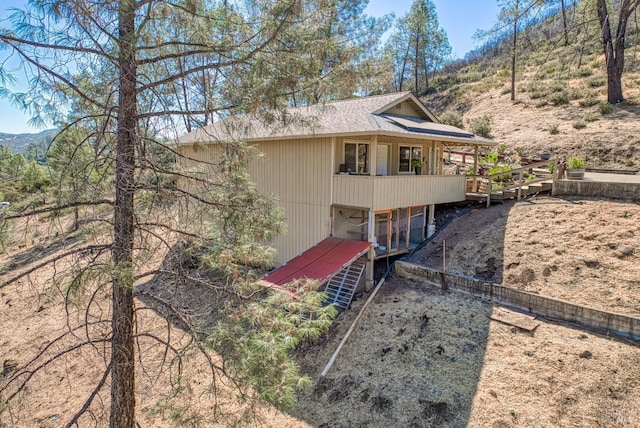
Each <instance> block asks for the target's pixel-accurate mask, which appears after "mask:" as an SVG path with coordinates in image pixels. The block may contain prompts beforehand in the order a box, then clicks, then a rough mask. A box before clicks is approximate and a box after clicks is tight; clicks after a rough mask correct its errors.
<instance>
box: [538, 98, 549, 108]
mask: <svg viewBox="0 0 640 428" xmlns="http://www.w3.org/2000/svg"><path fill="white" fill-rule="evenodd" d="M547 105H549V101H547V100H545V99H542V100H540V101H538V102H537V103H536V107H538V108H540V107H544V106H547Z"/></svg>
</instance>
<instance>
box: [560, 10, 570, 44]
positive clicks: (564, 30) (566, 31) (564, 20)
mask: <svg viewBox="0 0 640 428" xmlns="http://www.w3.org/2000/svg"><path fill="white" fill-rule="evenodd" d="M560 5H561V7H562V33H563V35H564V45H565V46H569V26H568V25H567V8H566V7H565V4H564V0H560Z"/></svg>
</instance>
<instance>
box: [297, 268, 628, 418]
mask: <svg viewBox="0 0 640 428" xmlns="http://www.w3.org/2000/svg"><path fill="white" fill-rule="evenodd" d="M360 305H362V299H361V300H360V301H359V302H357V303H356V305H355V306H358V307H359V306H360ZM358 307H355V308H354V310H351V311H349V312H346V313H344V314H342V315H341V318H340V319H339V320H338V322H337V323H336V325H335V326H334V328H333V329H332V331H331V334H330V335H329V337H328V338H327V339H326V342H325V343H323V344H322V345H321V346H312V347H309V348H308V349H304V350H303V352H302V355H301V359H302V360H303V363H304V365H305V367H307V369H308V370H310V371H311V372H313V373H314V374H316V375H317V374H319V373H320V372H321V371H322V369H323V368H324V363H325V362H326V361H328V360H329V358H330V356H331V353H332V352H333V350H334V349H335V347H336V346H337V343H338V342H339V340H340V339H341V338H342V336H343V335H344V333H345V332H346V330H347V329H348V327H349V325H350V323H351V321H352V320H353V318H354V317H355V315H356V312H357V310H358ZM493 309H494V308H493V307H492V305H491V304H490V303H487V302H485V301H482V300H479V299H475V298H473V297H469V296H465V295H462V294H459V293H456V292H449V293H445V292H442V291H439V290H437V289H434V288H431V287H430V286H426V285H424V284H419V283H414V282H412V281H409V280H405V279H400V278H395V277H392V278H391V279H390V280H389V281H388V282H386V283H385V284H384V285H383V287H382V288H381V291H380V293H379V294H378V295H377V296H376V298H375V301H374V303H373V304H372V305H371V306H370V307H369V308H368V310H367V312H366V313H365V315H364V316H363V318H362V320H361V322H360V326H359V327H358V328H357V329H356V330H355V331H354V333H353V335H352V336H351V338H350V339H349V341H348V342H347V345H346V346H345V347H344V348H343V351H342V353H341V354H340V355H339V356H338V358H337V359H336V362H335V364H334V365H333V367H332V368H331V369H330V371H329V372H328V374H327V377H326V378H325V379H324V380H323V381H322V382H318V383H317V384H316V386H315V389H314V390H313V391H312V392H310V393H309V394H308V395H306V396H303V397H301V400H300V403H299V405H298V407H297V408H296V409H295V411H294V412H293V413H294V414H295V415H296V416H298V417H299V418H301V419H303V420H305V421H306V422H308V423H309V424H311V425H312V426H316V427H327V428H328V427H353V426H370V427H390V426H397V427H466V426H469V427H534V426H535V427H556V426H581V427H598V426H607V427H616V426H620V427H622V426H638V425H639V424H640V419H638V418H639V416H638V415H639V414H640V413H639V411H638V409H640V366H639V365H638V364H639V363H640V349H639V348H638V347H635V346H632V345H628V344H625V343H622V342H617V341H614V340H612V339H610V338H606V337H600V336H597V335H594V334H590V333H586V332H583V331H580V330H576V329H573V328H570V327H567V326H562V325H557V324H552V323H548V322H542V323H541V325H540V326H539V327H538V328H537V329H536V330H535V331H534V332H533V333H528V332H525V331H521V330H519V329H518V328H515V327H511V326H508V325H505V324H501V323H499V322H496V321H492V320H490V319H489V316H490V314H491V312H492V310H493Z"/></svg>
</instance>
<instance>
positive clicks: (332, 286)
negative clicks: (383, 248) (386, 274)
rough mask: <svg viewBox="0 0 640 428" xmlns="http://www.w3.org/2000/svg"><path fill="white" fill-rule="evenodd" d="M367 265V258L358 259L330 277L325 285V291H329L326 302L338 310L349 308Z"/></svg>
mask: <svg viewBox="0 0 640 428" xmlns="http://www.w3.org/2000/svg"><path fill="white" fill-rule="evenodd" d="M366 265H367V262H366V260H363V259H358V260H356V261H354V262H353V263H351V264H350V265H348V266H346V267H344V268H342V270H340V271H339V272H338V273H336V274H335V275H333V276H332V277H331V278H329V281H327V284H326V285H325V287H324V292H325V293H327V300H326V302H325V303H326V304H327V305H335V307H336V308H337V309H338V310H345V309H347V308H348V307H349V305H350V304H351V300H353V295H354V294H355V292H356V288H357V287H358V283H359V282H360V279H361V278H362V274H363V272H364V270H365V268H366Z"/></svg>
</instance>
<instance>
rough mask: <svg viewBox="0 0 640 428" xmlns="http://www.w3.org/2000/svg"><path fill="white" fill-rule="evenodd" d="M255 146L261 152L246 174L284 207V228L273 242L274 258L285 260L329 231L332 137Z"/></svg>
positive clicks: (313, 243) (325, 235)
mask: <svg viewBox="0 0 640 428" xmlns="http://www.w3.org/2000/svg"><path fill="white" fill-rule="evenodd" d="M256 147H257V148H258V150H260V152H262V153H263V154H264V156H263V157H262V158H260V159H258V160H256V161H254V162H252V163H251V164H250V165H249V174H250V176H251V179H252V180H253V181H254V182H255V183H256V185H257V186H258V188H259V189H260V191H261V192H262V193H264V194H266V195H276V196H277V198H278V200H279V203H280V206H281V207H282V208H283V209H284V215H285V222H286V224H287V232H286V233H285V234H284V235H282V236H280V237H278V238H276V240H275V241H274V242H273V243H272V245H273V246H274V247H275V248H276V249H277V250H278V254H277V256H276V262H277V263H284V262H286V261H288V260H291V259H292V258H293V257H295V256H297V255H298V254H300V253H302V252H303V251H305V250H307V249H309V248H310V247H312V246H314V245H316V244H317V243H318V242H320V241H322V240H323V239H324V238H326V237H327V236H329V235H330V233H331V223H330V220H331V219H330V207H331V186H332V183H331V176H332V174H333V169H332V145H331V139H330V138H317V139H313V140H309V139H308V140H297V139H296V140H284V141H269V142H264V143H260V144H257V145H256Z"/></svg>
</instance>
